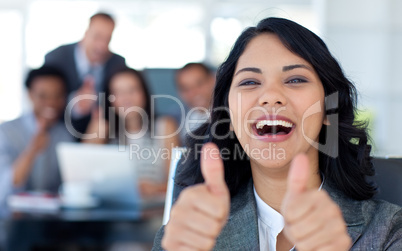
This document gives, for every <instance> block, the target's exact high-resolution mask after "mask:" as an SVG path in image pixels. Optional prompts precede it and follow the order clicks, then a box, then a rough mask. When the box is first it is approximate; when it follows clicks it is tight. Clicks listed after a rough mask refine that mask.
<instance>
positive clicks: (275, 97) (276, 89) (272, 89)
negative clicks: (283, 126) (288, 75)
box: [258, 83, 287, 106]
mask: <svg viewBox="0 0 402 251" xmlns="http://www.w3.org/2000/svg"><path fill="white" fill-rule="evenodd" d="M258 103H259V105H260V106H266V105H269V106H276V105H279V106H284V105H286V103H287V101H286V96H285V95H284V93H283V90H282V88H281V87H280V84H277V83H269V84H266V86H264V88H263V90H261V94H260V97H259V99H258Z"/></svg>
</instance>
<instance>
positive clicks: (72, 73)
mask: <svg viewBox="0 0 402 251" xmlns="http://www.w3.org/2000/svg"><path fill="white" fill-rule="evenodd" d="M77 45H78V43H73V44H67V45H62V46H60V47H58V48H56V49H54V50H53V51H51V52H49V53H48V54H46V56H45V65H52V66H56V67H59V68H60V69H61V70H63V71H64V74H65V75H66V77H67V81H68V86H69V87H70V92H73V91H76V90H77V89H78V88H80V87H81V85H82V80H80V79H79V76H78V71H77V65H76V63H75V58H74V51H75V47H76V46H77ZM125 65H126V62H125V59H124V58H123V57H122V56H120V55H117V54H114V53H112V54H111V56H110V57H109V59H108V60H107V61H106V63H105V68H104V76H103V79H104V82H103V83H102V87H105V84H106V82H105V81H106V80H107V78H108V77H110V75H111V74H112V73H113V71H114V70H116V69H119V68H122V67H124V66H125ZM102 89H103V88H102Z"/></svg>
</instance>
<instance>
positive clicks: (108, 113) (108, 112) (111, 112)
mask: <svg viewBox="0 0 402 251" xmlns="http://www.w3.org/2000/svg"><path fill="white" fill-rule="evenodd" d="M120 74H130V75H132V76H133V77H134V78H137V79H138V80H139V84H140V87H141V89H142V91H143V93H144V97H145V107H142V109H144V111H145V113H146V116H147V118H148V122H149V123H148V128H147V129H148V130H149V129H150V128H151V121H153V118H152V117H151V116H152V114H151V96H150V94H149V91H148V86H147V83H146V81H145V78H144V77H143V75H142V74H141V72H139V71H137V70H134V69H132V68H128V67H123V68H120V69H117V70H115V71H114V72H113V74H111V75H110V76H109V77H108V80H107V81H106V87H105V95H106V105H105V118H106V119H110V118H113V120H112V121H113V123H111V121H109V126H111V127H112V128H111V129H109V130H112V131H114V132H115V136H116V137H117V138H118V139H120V137H119V133H123V132H122V131H121V130H120V129H121V128H120V127H121V118H120V117H119V116H118V115H117V113H116V109H109V108H110V107H113V106H112V104H111V102H110V97H111V84H112V81H113V79H114V77H116V76H117V75H120ZM119 143H121V144H125V142H119Z"/></svg>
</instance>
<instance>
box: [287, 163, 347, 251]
mask: <svg viewBox="0 0 402 251" xmlns="http://www.w3.org/2000/svg"><path fill="white" fill-rule="evenodd" d="M308 178H309V162H308V158H307V156H305V155H298V156H296V157H295V158H294V160H293V162H292V165H291V168H290V171H289V175H288V185H287V192H286V195H285V198H284V200H283V203H282V210H281V213H282V215H283V217H284V219H285V229H284V233H285V235H286V237H287V238H288V240H289V241H290V242H292V243H293V244H294V245H295V246H296V249H297V250H299V251H303V250H320V251H321V250H325V251H327V250H334V251H335V250H336V251H341V250H349V249H350V247H351V239H350V237H349V235H348V232H347V229H346V224H345V221H344V219H343V216H342V212H341V210H340V208H339V207H338V205H337V204H336V203H335V202H334V201H332V199H331V198H330V197H329V195H328V193H327V192H326V191H323V190H320V191H318V190H316V189H314V190H309V189H308V188H307V181H308Z"/></svg>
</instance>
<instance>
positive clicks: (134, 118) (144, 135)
mask: <svg viewBox="0 0 402 251" xmlns="http://www.w3.org/2000/svg"><path fill="white" fill-rule="evenodd" d="M100 98H101V99H102V97H100ZM150 100H151V98H150V95H149V92H148V88H147V84H146V82H145V79H144V77H143V76H142V75H141V73H140V72H138V71H136V70H134V69H130V68H123V69H120V70H118V71H116V72H115V73H114V74H113V75H112V76H111V78H110V80H109V81H108V84H107V86H106V90H105V102H106V104H105V110H104V111H102V110H99V109H98V110H95V111H94V113H93V114H92V120H91V122H90V124H89V126H88V130H87V133H88V134H91V133H97V137H96V138H93V139H87V140H84V142H85V143H96V144H118V145H120V146H125V147H127V150H129V151H130V157H133V158H134V159H135V160H136V161H137V165H136V168H137V169H136V171H137V175H138V177H139V182H140V187H141V193H142V195H143V196H152V195H155V194H159V193H163V192H165V191H166V182H167V176H168V169H169V164H170V154H171V149H172V148H173V147H175V146H178V144H179V138H178V135H177V133H176V129H177V127H176V123H175V122H174V120H173V119H171V118H168V117H161V118H158V119H155V118H153V117H152V113H151V104H150Z"/></svg>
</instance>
